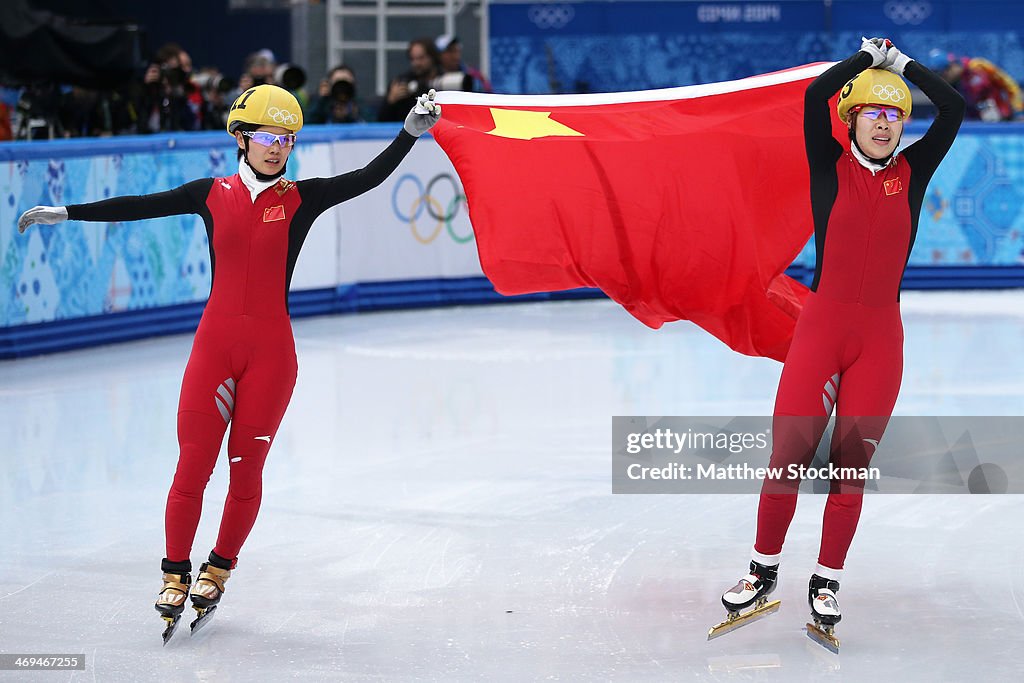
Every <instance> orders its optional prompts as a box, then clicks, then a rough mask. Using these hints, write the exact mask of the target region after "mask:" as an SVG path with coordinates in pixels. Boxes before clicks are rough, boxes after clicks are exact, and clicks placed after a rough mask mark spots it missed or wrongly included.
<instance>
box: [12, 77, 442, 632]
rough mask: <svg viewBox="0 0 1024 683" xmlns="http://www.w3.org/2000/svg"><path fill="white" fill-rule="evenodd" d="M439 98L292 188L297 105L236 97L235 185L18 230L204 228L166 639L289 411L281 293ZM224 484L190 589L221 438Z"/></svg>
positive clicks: (213, 563) (200, 597)
mask: <svg viewBox="0 0 1024 683" xmlns="http://www.w3.org/2000/svg"><path fill="white" fill-rule="evenodd" d="M433 100H434V91H432V90H431V91H430V93H429V94H427V95H421V96H420V97H419V98H418V100H417V103H416V106H415V107H413V109H412V110H411V111H410V112H409V114H408V116H406V119H405V124H404V126H403V129H402V131H401V132H399V134H398V136H397V137H396V138H395V139H394V141H393V142H392V143H391V144H390V145H389V146H388V147H387V149H385V150H384V151H383V152H381V153H380V154H379V155H378V156H377V157H376V158H375V159H373V160H372V161H371V162H370V163H369V164H367V165H366V166H365V167H364V168H362V169H359V170H357V171H352V172H350V173H346V174H344V175H339V176H335V177H333V178H313V179H309V180H299V181H297V182H294V181H290V180H286V179H285V178H284V173H285V170H286V165H287V162H288V156H289V154H290V153H291V151H292V148H293V146H294V145H295V140H296V134H297V133H298V132H299V130H300V129H301V128H302V110H301V109H300V108H299V103H298V102H297V101H296V99H295V97H293V96H292V94H291V93H289V92H288V91H287V90H284V89H283V88H279V87H277V86H274V85H259V86H256V87H254V88H250V89H248V90H246V91H245V92H243V93H242V94H241V95H240V96H239V97H238V99H237V100H235V102H234V104H233V105H232V107H231V110H230V112H229V115H228V124H227V131H228V133H229V134H231V135H232V136H233V137H234V138H235V142H236V144H237V145H238V156H239V164H238V173H236V174H235V175H232V176H230V177H227V178H205V179H202V180H195V181H192V182H190V183H186V184H185V185H182V186H181V187H178V188H176V189H173V190H169V191H167V192H160V193H156V194H150V195H144V196H139V197H115V198H113V199H107V200H103V201H99V202H94V203H90V204H79V205H74V206H67V207H53V206H37V207H34V208H32V209H29V210H28V211H26V212H25V213H24V214H23V215H22V216H21V218H20V219H19V220H18V229H19V231H20V232H24V231H25V229H26V228H27V227H28V226H30V225H32V224H34V223H42V224H53V223H59V222H61V221H65V220H79V221H134V220H142V219H147V218H159V217H163V216H175V215H181V214H190V213H191V214H198V215H200V216H202V218H203V221H204V222H205V224H206V232H207V236H208V237H209V243H210V265H211V272H212V273H213V278H212V279H213V283H212V287H211V291H210V297H209V300H208V301H207V304H206V307H205V310H204V311H203V316H202V320H201V321H200V323H199V328H198V329H197V330H196V335H195V340H194V342H193V344H192V352H191V354H190V356H189V360H188V365H187V366H186V368H185V374H184V378H183V379H182V383H181V394H180V397H179V402H178V428H177V429H178V443H179V456H178V466H177V471H176V472H175V474H174V480H173V483H172V484H171V489H170V493H169V494H168V496H167V508H166V515H165V531H166V551H167V557H165V558H164V559H163V562H162V565H161V569H162V571H163V588H162V589H161V590H160V593H159V595H158V597H157V600H156V609H157V611H158V612H159V613H160V615H161V616H162V617H163V618H164V620H165V621H166V622H167V627H166V629H165V630H164V634H163V638H164V643H166V642H167V640H168V639H169V638H170V637H171V635H172V634H173V633H174V629H175V628H176V626H177V623H178V620H179V619H180V618H181V614H182V612H183V611H184V607H185V600H186V598H190V599H191V601H192V606H193V607H194V608H195V610H196V611H197V613H198V617H197V618H196V620H195V621H194V622H192V629H193V631H194V630H195V629H196V628H197V627H198V626H201V625H203V624H204V623H205V622H206V620H207V619H208V618H209V617H210V616H212V613H213V610H214V609H215V608H216V606H217V604H218V603H219V602H220V599H221V596H222V595H223V594H224V585H225V582H226V581H227V579H228V577H229V576H230V575H231V570H233V569H234V568H235V566H236V564H237V561H238V554H239V551H240V550H241V548H242V544H243V543H244V542H245V539H246V537H247V536H248V535H249V532H250V530H251V529H252V527H253V523H254V522H255V521H256V515H257V513H258V511H259V507H260V499H261V492H262V474H263V464H264V461H265V460H266V457H267V453H268V451H269V450H270V447H271V445H272V443H273V441H274V437H275V433H276V432H277V429H278V425H279V424H280V423H281V419H282V418H283V417H284V413H285V409H286V408H287V406H288V402H289V401H290V399H291V395H292V390H293V388H294V386H295V378H296V374H297V369H298V366H297V362H296V358H295V343H294V339H293V337H292V329H291V322H290V318H289V315H288V304H287V293H288V287H289V284H290V282H291V278H292V271H293V269H294V267H295V262H296V259H297V258H298V255H299V250H300V248H301V247H302V243H303V241H304V240H305V238H306V235H307V233H308V232H309V229H310V226H311V225H312V224H313V221H314V220H316V218H317V217H318V216H319V215H320V214H321V213H323V212H324V211H326V210H328V209H330V208H331V207H333V206H335V205H337V204H340V203H341V202H344V201H346V200H349V199H352V198H353V197H356V196H358V195H360V194H363V193H364V192H367V191H368V190H370V189H372V188H374V187H376V186H377V185H379V184H380V183H382V182H383V181H384V180H385V179H386V178H387V177H388V176H389V175H390V174H391V173H392V172H393V171H394V170H395V168H396V167H397V166H398V165H399V163H400V162H401V161H402V159H403V158H405V156H406V154H408V152H409V150H410V149H412V146H413V143H415V142H416V139H417V138H418V137H419V136H420V135H422V134H423V133H425V132H427V131H428V130H429V129H430V128H431V127H432V126H433V125H434V124H435V123H437V121H438V120H439V119H440V117H441V108H440V105H437V104H435V103H434V101H433ZM229 424H230V425H231V433H230V435H229V436H228V460H229V463H230V465H229V467H230V484H229V486H228V495H227V500H226V501H225V503H224V513H223V516H222V517H221V523H220V531H219V534H218V536H217V543H216V545H215V546H214V548H213V551H212V552H211V553H210V556H209V559H208V561H207V562H204V563H203V564H202V566H201V567H200V568H199V575H198V576H197V577H196V581H195V582H194V583H193V581H192V575H191V572H192V562H191V560H190V554H191V551H192V545H193V541H194V539H195V534H196V528H197V527H198V525H199V517H200V514H201V511H202V505H203V492H204V490H205V488H206V484H207V482H208V481H209V478H210V475H211V473H212V472H213V468H214V465H215V464H216V462H217V454H218V452H219V451H220V447H221V443H222V441H223V439H224V433H225V431H226V430H227V427H228V425H229Z"/></svg>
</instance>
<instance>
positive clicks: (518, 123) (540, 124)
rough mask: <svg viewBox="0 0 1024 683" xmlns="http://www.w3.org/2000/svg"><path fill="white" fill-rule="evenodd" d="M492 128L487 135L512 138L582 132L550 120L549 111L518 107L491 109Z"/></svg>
mask: <svg viewBox="0 0 1024 683" xmlns="http://www.w3.org/2000/svg"><path fill="white" fill-rule="evenodd" d="M491 116H492V117H493V118H494V130H491V131H488V135H497V136H498V137H502V138H512V139H514V140H533V139H534V138H547V137H575V136H582V135H583V133H581V132H579V131H578V130H573V129H572V128H570V127H569V126H566V125H565V124H562V123H559V122H558V121H553V120H551V112H549V111H520V110H518V109H491Z"/></svg>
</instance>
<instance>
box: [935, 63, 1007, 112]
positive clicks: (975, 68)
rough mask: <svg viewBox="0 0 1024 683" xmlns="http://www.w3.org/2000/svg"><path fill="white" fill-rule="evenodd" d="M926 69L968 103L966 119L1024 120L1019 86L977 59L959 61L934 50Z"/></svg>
mask: <svg viewBox="0 0 1024 683" xmlns="http://www.w3.org/2000/svg"><path fill="white" fill-rule="evenodd" d="M927 66H928V67H929V68H930V69H931V70H932V71H934V72H936V73H938V74H939V75H940V76H942V78H943V79H944V80H945V81H946V82H947V83H949V84H950V85H952V86H953V87H954V88H956V89H957V90H958V91H959V92H960V94H961V95H963V97H964V99H965V100H966V101H967V118H968V119H980V120H982V121H1014V120H1021V119H1024V102H1022V101H1021V92H1020V86H1019V85H1017V82H1016V81H1015V80H1013V78H1011V77H1010V76H1009V75H1008V74H1007V73H1006V72H1005V71H1003V70H1002V69H1000V68H999V67H998V66H996V65H995V64H993V63H992V62H990V61H988V60H987V59H982V58H980V57H961V56H957V55H955V54H952V53H948V52H945V51H943V50H939V49H935V50H932V51H931V52H930V53H928V63H927Z"/></svg>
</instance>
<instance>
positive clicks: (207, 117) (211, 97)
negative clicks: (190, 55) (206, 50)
mask: <svg viewBox="0 0 1024 683" xmlns="http://www.w3.org/2000/svg"><path fill="white" fill-rule="evenodd" d="M194 80H195V82H196V84H197V85H198V86H199V90H200V92H201V93H202V95H203V129H204V130H221V129H223V128H224V127H226V126H227V124H228V110H229V109H230V108H231V103H232V102H233V101H234V97H232V96H231V95H232V94H234V95H235V96H236V97H237V92H236V88H235V82H234V81H232V80H231V79H230V78H227V77H225V76H224V74H222V73H221V72H220V70H219V69H217V68H216V67H205V68H203V69H200V70H199V73H198V74H196V76H195V79H194Z"/></svg>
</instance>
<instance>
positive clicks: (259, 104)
mask: <svg viewBox="0 0 1024 683" xmlns="http://www.w3.org/2000/svg"><path fill="white" fill-rule="evenodd" d="M246 123H248V124H252V125H254V126H280V127H281V128H285V129H287V130H288V131H290V132H292V133H297V132H299V129H301V128H302V108H301V107H300V106H299V101H298V100H297V99H295V96H294V95H292V94H291V93H290V92H288V91H287V90H285V89H284V88H280V87H278V86H276V85H266V84H265V85H257V86H256V87H254V88H249V89H248V90H246V91H245V92H243V93H242V94H241V95H239V96H238V99H236V100H235V102H234V104H232V105H231V110H230V112H229V113H228V133H230V134H231V135H234V134H235V131H236V130H238V127H239V126H241V125H242V124H246Z"/></svg>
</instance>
